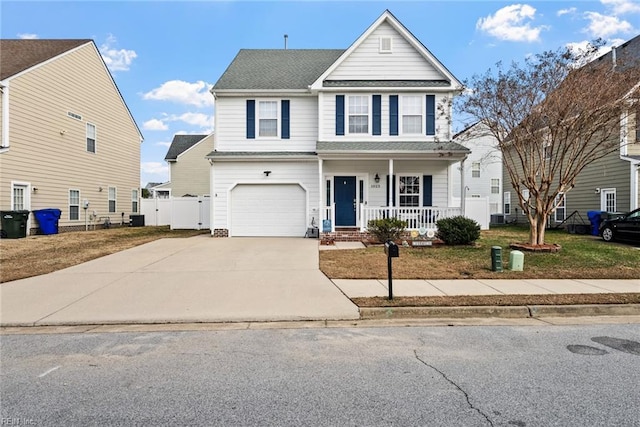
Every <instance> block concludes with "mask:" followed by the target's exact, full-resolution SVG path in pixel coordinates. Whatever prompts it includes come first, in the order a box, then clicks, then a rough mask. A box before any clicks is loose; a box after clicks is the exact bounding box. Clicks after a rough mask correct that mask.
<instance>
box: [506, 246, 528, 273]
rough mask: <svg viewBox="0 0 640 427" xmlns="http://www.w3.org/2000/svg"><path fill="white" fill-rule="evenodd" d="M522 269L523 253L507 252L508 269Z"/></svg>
mask: <svg viewBox="0 0 640 427" xmlns="http://www.w3.org/2000/svg"><path fill="white" fill-rule="evenodd" d="M523 269H524V253H522V252H521V251H511V253H510V254H509V270H511V271H522V270H523Z"/></svg>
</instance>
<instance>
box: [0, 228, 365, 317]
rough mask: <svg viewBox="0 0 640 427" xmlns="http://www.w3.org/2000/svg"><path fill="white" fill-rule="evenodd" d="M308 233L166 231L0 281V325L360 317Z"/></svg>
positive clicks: (315, 242) (316, 243) (315, 241)
mask: <svg viewBox="0 0 640 427" xmlns="http://www.w3.org/2000/svg"><path fill="white" fill-rule="evenodd" d="M318 259H319V258H318V242H317V240H312V239H299V238H298V239H286V238H280V239H273V238H268V239H267V238H262V239H261V238H232V239H213V238H211V237H209V236H197V237H192V238H188V239H163V240H158V241H155V242H152V243H148V244H146V245H142V246H138V247H135V248H132V249H129V250H126V251H123V252H119V253H116V254H113V255H109V256H106V257H102V258H99V259H95V260H93V261H89V262H86V263H84V264H80V265H77V266H74V267H71V268H67V269H65V270H60V271H57V272H55V273H51V274H46V275H43V276H38V277H33V278H29V279H23V280H17V281H14V282H8V283H3V284H2V285H0V308H1V310H0V326H34V325H43V326H44V325H79V324H117V323H184V322H235V321H277V320H347V319H358V318H359V312H358V308H357V307H356V306H355V305H354V304H353V303H352V302H351V301H349V299H347V298H346V297H345V296H344V294H343V293H342V292H340V290H339V289H338V288H337V287H336V286H335V285H334V284H333V283H331V281H330V280H329V279H328V278H327V277H326V276H325V275H324V274H322V272H320V270H319V268H318V264H319V261H318Z"/></svg>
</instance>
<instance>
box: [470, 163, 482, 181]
mask: <svg viewBox="0 0 640 427" xmlns="http://www.w3.org/2000/svg"><path fill="white" fill-rule="evenodd" d="M476 166H477V168H476ZM481 169H482V164H481V163H480V162H472V163H471V178H480V177H481V175H482V174H481V173H480V170H481ZM474 172H477V173H478V176H475V175H474Z"/></svg>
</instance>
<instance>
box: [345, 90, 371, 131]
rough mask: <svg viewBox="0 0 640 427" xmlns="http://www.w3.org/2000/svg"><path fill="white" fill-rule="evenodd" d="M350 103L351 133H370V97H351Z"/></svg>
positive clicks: (349, 98)
mask: <svg viewBox="0 0 640 427" xmlns="http://www.w3.org/2000/svg"><path fill="white" fill-rule="evenodd" d="M348 101H349V109H348V114H349V133H360V134H362V133H365V134H366V133H369V97H368V96H366V95H351V96H349V97H348Z"/></svg>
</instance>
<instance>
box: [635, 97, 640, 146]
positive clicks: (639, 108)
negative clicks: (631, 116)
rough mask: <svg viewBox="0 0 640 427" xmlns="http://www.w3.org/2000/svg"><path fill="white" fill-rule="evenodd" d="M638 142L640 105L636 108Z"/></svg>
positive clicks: (638, 140) (639, 139) (639, 140)
mask: <svg viewBox="0 0 640 427" xmlns="http://www.w3.org/2000/svg"><path fill="white" fill-rule="evenodd" d="M636 142H640V106H638V107H637V108H636Z"/></svg>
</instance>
